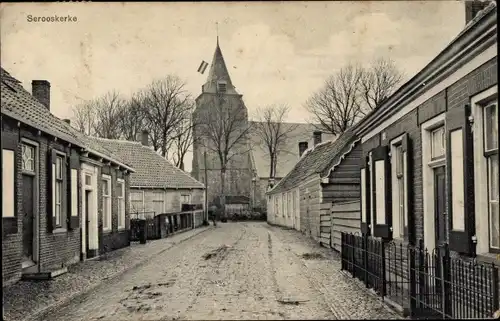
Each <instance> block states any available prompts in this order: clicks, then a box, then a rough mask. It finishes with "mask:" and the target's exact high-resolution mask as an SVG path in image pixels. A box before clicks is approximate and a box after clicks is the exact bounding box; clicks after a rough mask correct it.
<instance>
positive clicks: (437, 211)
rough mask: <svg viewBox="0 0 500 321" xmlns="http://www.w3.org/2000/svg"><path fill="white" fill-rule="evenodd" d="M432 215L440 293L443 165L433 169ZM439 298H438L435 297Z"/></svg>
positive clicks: (443, 235) (444, 218)
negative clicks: (433, 218)
mask: <svg viewBox="0 0 500 321" xmlns="http://www.w3.org/2000/svg"><path fill="white" fill-rule="evenodd" d="M434 196H435V198H434V215H435V216H434V217H435V222H436V223H435V224H436V229H435V231H436V247H435V252H434V254H435V255H434V256H433V257H434V259H435V260H436V261H435V264H434V267H435V279H434V280H435V286H436V291H435V293H438V294H440V293H441V278H442V275H441V274H442V273H441V259H442V256H443V254H444V251H445V248H444V245H445V244H446V240H447V238H446V230H447V229H446V226H447V216H446V174H445V167H444V166H442V167H438V168H436V169H435V170H434ZM436 299H439V298H436Z"/></svg>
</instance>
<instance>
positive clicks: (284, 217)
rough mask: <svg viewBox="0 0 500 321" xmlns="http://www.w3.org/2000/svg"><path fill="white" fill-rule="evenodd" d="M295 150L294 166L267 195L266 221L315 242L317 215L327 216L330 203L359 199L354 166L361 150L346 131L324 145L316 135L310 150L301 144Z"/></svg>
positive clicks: (352, 136)
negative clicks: (296, 160)
mask: <svg viewBox="0 0 500 321" xmlns="http://www.w3.org/2000/svg"><path fill="white" fill-rule="evenodd" d="M299 150H300V154H301V158H300V160H299V161H298V163H297V164H296V165H295V166H294V167H293V168H292V169H291V171H290V172H289V173H288V174H287V175H286V176H285V177H284V178H283V179H281V180H280V181H279V182H278V184H276V185H275V186H274V187H273V188H272V189H270V190H269V191H268V192H267V197H268V200H267V201H268V202H267V207H268V210H267V211H268V212H267V213H268V214H267V220H268V222H269V223H271V224H277V225H282V226H287V227H292V228H294V229H297V230H299V231H301V232H303V233H305V234H307V235H309V236H311V237H312V238H314V239H315V240H317V241H319V240H320V236H321V230H320V216H321V213H322V212H325V211H326V213H329V211H330V209H331V206H332V204H334V203H341V202H345V201H352V200H356V199H359V193H360V187H359V179H360V177H359V171H358V167H357V166H358V165H357V164H358V159H359V157H360V151H361V148H360V144H359V139H358V138H357V137H356V135H354V133H353V132H352V131H351V130H349V131H347V132H345V133H344V134H343V135H341V136H340V137H338V138H337V139H336V140H329V141H325V142H322V137H321V135H318V134H317V135H315V142H314V146H312V147H311V148H309V149H307V147H306V144H305V143H304V142H302V143H300V144H299ZM356 230H357V229H356V228H353V230H351V231H352V232H355V231H356Z"/></svg>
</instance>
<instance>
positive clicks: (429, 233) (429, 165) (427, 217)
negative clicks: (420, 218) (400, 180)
mask: <svg viewBox="0 0 500 321" xmlns="http://www.w3.org/2000/svg"><path fill="white" fill-rule="evenodd" d="M445 119H446V113H441V114H439V115H437V116H436V117H434V118H432V119H429V120H428V121H426V122H424V123H423V124H421V126H420V134H421V138H422V164H423V166H422V186H423V209H424V245H425V247H426V248H427V249H428V250H429V251H432V250H433V249H434V247H435V246H436V240H435V222H434V202H435V198H434V168H436V167H439V166H442V165H445V164H446V155H445V157H444V158H443V157H441V158H439V159H437V160H432V154H431V141H432V139H431V138H432V136H431V132H432V130H434V129H436V128H437V127H440V126H445ZM445 128H446V127H445Z"/></svg>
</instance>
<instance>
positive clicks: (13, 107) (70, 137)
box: [0, 68, 84, 147]
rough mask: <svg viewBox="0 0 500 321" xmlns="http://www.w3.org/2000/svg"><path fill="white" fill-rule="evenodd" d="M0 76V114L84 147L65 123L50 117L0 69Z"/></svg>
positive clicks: (50, 115) (20, 86)
mask: <svg viewBox="0 0 500 321" xmlns="http://www.w3.org/2000/svg"><path fill="white" fill-rule="evenodd" d="M0 76H1V77H0V78H1V105H2V114H4V115H6V116H9V117H11V118H14V119H16V120H17V121H20V122H22V123H24V124H26V125H29V126H31V127H33V128H36V129H38V130H40V131H42V132H45V133H47V134H49V135H52V136H55V137H57V138H59V139H61V140H64V141H66V142H68V143H71V144H74V145H77V146H81V147H83V146H84V144H83V142H81V141H80V140H79V139H78V138H77V137H75V135H74V134H73V133H72V132H71V130H69V129H68V126H67V123H65V122H64V121H63V120H61V119H59V118H57V117H56V116H54V115H52V114H51V112H50V110H48V109H47V108H46V107H45V106H44V105H43V104H41V103H40V102H39V101H38V100H37V99H36V98H35V97H33V96H32V95H31V94H30V93H29V92H28V91H26V90H25V89H24V88H23V86H22V85H21V83H20V82H19V81H18V80H17V79H15V78H14V77H12V76H11V75H10V74H9V73H8V72H7V71H6V70H5V69H3V68H1V75H0Z"/></svg>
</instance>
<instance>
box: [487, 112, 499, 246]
mask: <svg viewBox="0 0 500 321" xmlns="http://www.w3.org/2000/svg"><path fill="white" fill-rule="evenodd" d="M483 115H484V117H483V128H484V131H483V137H484V156H485V157H486V162H487V172H488V212H489V226H490V231H489V235H490V248H493V249H496V250H500V211H499V207H498V201H499V197H498V194H499V178H498V175H499V173H498V104H497V103H496V102H495V103H493V104H489V105H486V107H484V109H483Z"/></svg>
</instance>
